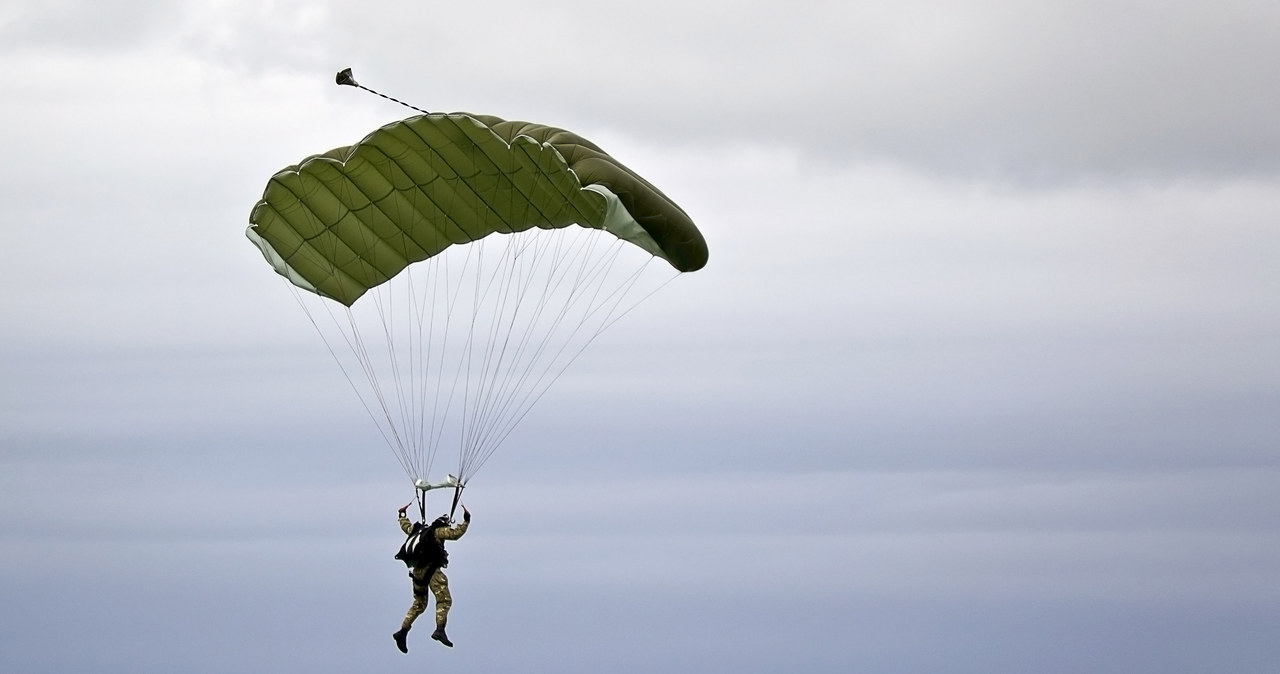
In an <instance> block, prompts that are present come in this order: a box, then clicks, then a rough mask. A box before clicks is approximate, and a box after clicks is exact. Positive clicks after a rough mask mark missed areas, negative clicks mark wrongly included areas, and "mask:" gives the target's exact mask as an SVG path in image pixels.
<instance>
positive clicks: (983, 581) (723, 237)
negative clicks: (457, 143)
mask: <svg viewBox="0 0 1280 674" xmlns="http://www.w3.org/2000/svg"><path fill="white" fill-rule="evenodd" d="M0 53H2V54H3V56H4V61H5V63H6V64H7V65H8V68H7V69H6V71H7V72H6V77H5V83H4V88H3V93H0V109H2V110H3V118H4V121H5V123H4V124H3V126H2V127H0V129H2V130H0V141H2V143H3V147H4V148H5V158H6V161H4V162H3V163H2V164H0V215H2V216H3V223H4V224H3V227H4V242H5V245H4V246H2V247H0V282H2V283H3V285H4V287H5V288H7V290H8V292H6V293H4V294H3V296H2V297H0V315H3V317H4V318H3V320H2V321H0V326H3V327H2V329H0V381H2V382H3V385H2V386H0V670H3V671H6V672H7V671H15V672H17V671H39V672H89V671H92V672H98V671H101V672H153V671H154V672H169V671H175V670H176V669H182V670H185V671H196V672H199V671H208V672H225V671H264V672H265V671H299V670H302V668H303V667H305V668H307V670H309V671H318V672H347V671H362V670H363V671H421V668H422V667H432V668H442V669H443V668H447V669H448V670H449V671H454V672H487V671H504V670H515V669H519V670H522V671H555V672H598V671H617V672H628V671H633V672H649V671H655V670H662V671H675V672H707V671H725V672H728V671H733V672H780V671H814V672H847V671H861V672H938V671H948V672H975V673H976V672H993V671H1037V672H1064V673H1065V672H1080V671H1092V672H1152V673H1157V672H1158V673H1165V672H1201V671H1232V672H1246V673H1247V672H1271V671H1273V669H1274V665H1275V663H1276V662H1278V661H1280V644H1277V642H1276V641H1275V639H1274V635H1275V634H1276V633H1277V631H1278V630H1280V608H1277V607H1280V601H1278V600H1280V575H1278V573H1277V569H1278V568H1280V536H1278V535H1277V534H1280V461H1278V460H1277V459H1278V457H1280V455H1278V452H1277V445H1278V442H1277V439H1278V438H1280V414H1277V413H1276V410H1277V409H1280V341H1278V340H1280V264H1277V262H1278V261H1280V117H1278V116H1277V115H1276V111H1277V109H1280V86H1277V85H1280V6H1278V5H1276V4H1275V3H1270V2H1250V1H1245V0H1238V1H1237V0H1224V1H1221V2H1214V3H1205V2H1185V1H1177V0H1174V1H1171V2H1165V3H1160V4H1159V6H1158V7H1156V6H1153V5H1152V4H1151V3H1145V2H1129V1H1126V0H1121V1H1115V0H1111V1H1108V2H1094V1H1083V2H1082V1H1080V0H1073V1H1072V2H1058V1H1056V0H1054V1H1050V2H1035V3H1031V2H1012V1H999V0H988V1H986V2H964V1H958V2H957V1H951V2H920V1H915V0H908V1H905V2H903V1H899V2H894V3H825V2H824V3H816V2H815V3H810V2H788V3H782V2H757V3H745V2H737V3H730V2H709V1H704V0H695V1H693V2H689V1H687V0H686V1H683V2H666V1H665V0H664V1H652V2H647V3H643V5H642V6H641V5H634V4H631V5H625V6H624V5H622V4H608V3H606V4H601V3H598V2H595V3H589V2H570V1H558V2H548V3H515V2H504V1H497V2H488V3H483V4H476V3H423V2H407V1H405V2H383V3H377V2H374V3H337V2H328V3H324V2H287V1H281V2H262V1H261V0H254V1H252V2H250V1H241V0H219V1H207V0H206V1H198V2H195V1H193V2H183V3H161V2H140V1H129V0H112V1H104V0H94V1H89V0H83V1H75V0H64V1H57V2H55V1H49V0H42V1H34V0H33V1H22V0H9V1H8V2H6V3H5V4H4V6H3V7H2V8H0ZM348 66H350V67H353V68H354V69H355V74H356V76H357V78H358V79H360V80H361V82H362V83H364V84H367V85H369V86H371V87H373V88H375V89H379V90H382V91H385V92H387V93H390V94H392V95H395V96H397V97H399V98H402V99H405V100H408V101H411V102H413V103H414V104H416V105H419V106H422V107H426V108H428V109H433V110H469V111H474V112H484V113H489V114H495V115H498V116H501V117H505V118H509V119H528V120H533V121H538V122H543V123H547V124H552V125H556V126H561V127H564V128H568V129H572V130H574V131H576V132H578V133H581V134H582V135H584V136H586V137H588V138H591V139H592V140H594V141H596V142H597V143H599V144H600V145H602V146H603V147H605V148H606V149H607V150H608V151H610V152H611V153H612V154H613V155H614V156H616V157H618V158H619V159H620V160H621V161H623V162H624V163H626V164H628V165H629V166H631V167H632V168H634V169H636V170H637V171H638V172H640V173H641V174H642V175H645V176H646V177H647V178H649V179H650V180H652V181H653V182H654V183H655V184H657V185H659V186H660V187H661V188H662V189H663V190H664V191H665V192H666V193H667V194H668V195H670V196H671V197H672V198H674V199H675V200H676V201H677V202H679V203H680V204H681V205H682V206H683V207H684V208H685V210H687V211H688V212H689V213H690V214H691V215H692V216H693V218H694V220H695V222H697V223H698V224H699V226H700V228H701V229H702V230H703V232H704V233H705V235H706V237H707V239H708V242H709V245H710V249H711V260H710V263H709V264H708V266H707V267H706V269H704V270H703V271H701V272H698V273H696V274H690V275H686V276H685V277H682V278H680V279H678V280H677V281H676V282H675V283H673V284H672V285H671V286H669V287H668V288H667V289H666V290H665V291H664V292H663V293H661V294H660V295H658V296H656V297H655V298H653V299H652V300H650V301H648V302H646V303H645V304H644V305H642V307H641V308H640V309H639V310H637V311H636V312H633V313H632V314H631V315H630V316H628V317H627V319H626V320H625V321H624V322H623V323H622V324H620V325H619V326H618V328H617V329H616V330H613V331H610V332H609V333H607V334H606V335H605V337H603V338H601V339H600V340H599V341H597V342H596V344H595V345H594V346H593V348H592V350H591V351H590V352H589V353H588V354H587V355H586V356H584V357H583V358H582V359H580V360H579V361H578V362H577V363H576V364H575V367H574V368H573V369H572V370H571V371H570V374H569V375H567V376H566V377H565V378H563V379H562V380H561V381H560V382H559V384H558V385H557V387H556V389H555V390H553V392H552V394H550V395H549V396H548V397H547V398H545V399H544V401H543V403H542V404H541V405H540V406H539V408H538V409H537V410H536V411H535V413H534V414H532V415H530V417H529V418H528V420H527V421H526V422H525V423H524V425H522V426H521V428H520V430H519V431H517V433H516V434H515V435H513V436H512V437H511V438H510V439H509V440H508V443H507V445H506V446H504V448H503V449H502V450H500V451H499V453H498V454H497V455H496V456H495V457H494V458H493V459H492V460H491V461H490V462H489V463H488V464H487V465H486V467H485V469H484V471H482V472H481V473H480V475H479V476H478V477H477V478H476V480H475V481H474V482H473V484H472V488H471V489H470V490H469V491H468V504H469V505H470V506H471V507H472V509H473V510H474V511H475V513H476V522H475V528H474V529H473V531H472V532H471V533H470V534H468V536H467V537H466V538H465V539H463V540H462V541H460V542H458V543H456V544H454V545H452V546H451V558H452V560H453V563H452V564H451V566H450V572H449V575H450V578H451V579H452V586H453V590H454V596H455V602H456V603H455V608H454V612H453V614H452V617H451V621H450V634H451V636H452V637H453V638H454V640H455V642H457V647H456V648H454V649H453V650H446V649H443V648H439V647H438V646H437V645H436V644H434V643H431V642H430V641H428V640H427V639H426V631H427V630H426V629H422V630H421V631H415V632H414V633H413V634H412V635H411V638H410V655H408V656H404V655H401V654H399V653H398V652H396V651H395V650H394V647H393V646H392V643H391V640H390V638H389V635H390V633H391V632H392V631H393V630H394V629H395V628H396V627H397V625H398V623H399V621H400V618H401V617H402V615H403V612H404V609H405V608H406V606H407V604H408V601H409V588H408V582H407V579H406V578H405V577H404V572H403V567H401V566H400V565H399V563H398V562H395V561H394V560H392V559H391V555H392V554H393V553H394V551H395V548H396V546H398V545H399V543H400V540H401V537H400V535H399V533H398V530H397V529H396V528H395V525H394V521H393V519H392V517H393V514H394V510H395V508H396V507H398V506H399V505H400V504H402V503H403V502H404V501H406V500H408V495H409V494H410V492H411V490H410V489H409V488H408V486H407V484H406V483H405V482H404V480H403V475H402V474H401V472H400V470H399V468H398V466H397V465H396V463H395V461H394V459H393V457H392V454H391V452H390V451H389V450H388V449H386V448H385V447H384V446H383V445H382V444H381V443H382V441H381V439H380V437H378V436H377V435H376V431H375V430H374V428H373V427H372V425H371V424H370V423H369V421H368V419H367V417H365V416H364V413H363V412H362V411H361V410H360V409H359V407H358V403H356V402H355V400H354V398H353V397H352V395H351V392H350V390H349V389H348V388H347V387H346V383H345V381H343V380H342V379H341V375H340V374H339V373H338V372H337V369H336V368H335V367H334V366H333V363H332V361H331V360H330V359H329V356H328V354H327V353H326V352H325V351H324V347H323V345H322V344H321V343H320V342H319V340H318V339H317V337H316V335H315V333H314V331H313V330H312V328H311V327H310V326H309V325H308V324H307V323H306V320H305V318H304V316H303V315H302V313H301V312H300V311H299V310H298V309H297V307H296V305H295V304H294V301H293V298H292V297H291V296H290V294H289V293H288V291H287V290H286V289H285V287H284V285H283V282H281V281H280V280H279V279H278V277H276V276H275V275H274V274H273V273H272V272H271V271H270V270H269V269H268V268H267V267H266V265H265V264H264V263H263V261H262V259H261V256H260V255H259V254H258V252H257V251H256V250H255V249H254V248H253V247H252V246H251V245H250V244H249V243H248V241H247V240H245V239H244V237H243V229H244V227H245V225H246V224H247V216H248V212H249V209H250V207H251V206H252V205H253V203H254V202H255V201H256V200H257V198H258V197H259V196H260V195H261V192H262V189H263V187H264V186H265V183H266V180H267V178H268V177H269V176H270V175H271V174H272V173H274V172H275V171H276V170H278V169H279V168H281V167H283V166H285V165H287V164H290V163H293V162H295V161H297V160H298V159H300V158H301V157H303V156H306V155H308V154H311V153H314V152H317V151H323V150H326V149H328V148H331V147H334V146H337V145H345V144H349V143H351V142H353V141H355V140H357V139H358V138H360V137H362V136H363V135H364V134H365V133H367V132H368V131H370V130H372V129H373V128H375V127H377V126H378V125H380V124H383V123H385V122H388V121H391V120H393V119H396V118H399V117H402V116H404V115H405V114H406V112H407V111H405V110H403V109H401V108H398V107H397V106H394V105H392V104H390V103H387V102H385V101H383V100H381V99H378V98H376V97H373V96H368V95H367V94H363V93H361V92H357V91H355V90H352V89H349V88H339V87H337V86H335V85H334V84H333V82H332V76H333V73H334V72H335V71H337V70H339V69H340V68H343V67H348Z"/></svg>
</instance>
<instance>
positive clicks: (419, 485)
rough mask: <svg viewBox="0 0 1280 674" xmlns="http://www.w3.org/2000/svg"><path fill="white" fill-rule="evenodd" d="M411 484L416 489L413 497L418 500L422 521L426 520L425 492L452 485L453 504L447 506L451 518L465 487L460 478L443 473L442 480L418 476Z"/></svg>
mask: <svg viewBox="0 0 1280 674" xmlns="http://www.w3.org/2000/svg"><path fill="white" fill-rule="evenodd" d="M413 486H414V488H415V489H416V492H415V498H416V500H417V501H418V514H419V515H420V516H421V521H423V522H426V521H427V492H429V491H431V490H432V489H447V488H449V487H453V505H452V506H450V507H449V519H450V520H452V519H453V513H454V511H456V510H457V509H458V502H459V501H460V500H461V498H462V490H463V488H464V487H466V485H465V484H463V482H462V481H461V480H459V479H458V478H456V477H454V476H452V475H445V477H444V479H443V480H441V481H439V482H434V483H433V482H427V481H426V480H424V479H422V478H418V480H416V481H415V482H414V483H413Z"/></svg>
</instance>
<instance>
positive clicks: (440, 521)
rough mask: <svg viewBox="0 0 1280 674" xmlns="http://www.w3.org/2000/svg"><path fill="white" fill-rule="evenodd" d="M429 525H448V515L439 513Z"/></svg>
mask: <svg viewBox="0 0 1280 674" xmlns="http://www.w3.org/2000/svg"><path fill="white" fill-rule="evenodd" d="M431 526H433V527H447V526H449V516H448V515H441V516H439V517H437V518H436V521H434V522H432V523H431Z"/></svg>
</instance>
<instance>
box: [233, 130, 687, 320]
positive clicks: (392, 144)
mask: <svg viewBox="0 0 1280 674" xmlns="http://www.w3.org/2000/svg"><path fill="white" fill-rule="evenodd" d="M249 222H250V223H251V224H250V226H249V229H248V231H247V234H248V237H249V239H250V240H252V241H253V243H254V244H255V245H256V246H257V247H258V249H259V250H261V251H262V254H263V255H264V256H265V257H266V258H267V261H268V262H269V263H270V264H271V266H272V267H273V268H274V269H275V270H276V271H277V272H278V273H280V274H281V275H283V276H284V277H286V278H288V279H289V281H291V282H292V283H293V284H295V285H297V286H299V287H301V288H304V289H306V290H308V291H311V292H314V293H316V294H319V295H321V296H323V297H328V298H330V299H333V300H336V301H338V302H340V303H342V304H344V305H347V306H351V305H352V303H354V302H355V301H356V300H357V299H359V298H360V296H361V295H363V294H364V293H365V292H366V291H368V290H369V289H370V288H373V287H376V286H378V285H380V284H382V283H385V282H386V281H388V280H389V279H391V278H392V277H394V276H395V275H396V274H398V273H400V272H401V271H402V270H404V269H405V267H407V266H408V265H410V264H413V263H415V262H419V261H422V260H425V259H427V258H430V257H432V256H435V255H437V254H438V253H441V252H442V251H444V250H445V249H447V248H448V247H450V246H452V245H456V244H466V243H470V242H474V241H477V240H480V239H483V238H484V237H487V236H489V235H490V234H493V233H497V232H502V233H512V232H522V231H525V230H529V229H532V228H535V227H537V228H540V229H558V228H563V227H567V226H570V225H578V226H581V227H586V228H591V229H598V230H604V231H607V232H609V233H611V234H613V235H614V236H617V237H618V238H619V239H622V240H624V241H628V242H630V243H633V244H635V245H636V246H639V247H640V248H642V249H644V250H645V251H648V252H649V253H651V254H652V255H654V256H657V257H660V258H662V259H664V260H666V261H667V262H668V263H670V265H671V266H672V267H674V268H675V269H676V270H677V271H681V272H687V271H696V270H698V269H701V268H702V267H703V266H704V265H705V264H706V263H707V245H706V241H705V240H704V239H703V237H702V234H701V233H700V232H699V231H698V229H697V228H696V227H695V226H694V224H693V222H692V221H691V220H690V218H689V216H688V215H687V214H685V212H684V211H683V210H681V209H680V207H679V206H677V205H676V204H675V203H674V202H672V201H671V200H670V199H669V198H667V196H666V195H664V194H663V193H662V192H661V191H659V190H658V189H657V188H655V187H654V186H653V185H651V184H649V183H648V182H647V181H645V180H644V179H643V178H641V177H640V176H638V175H636V174H635V173H634V172H633V171H631V170H630V169H628V168H627V167H625V166H623V165H622V164H621V163H619V162H618V161H617V160H615V159H614V158H613V157H610V156H609V155H608V154H606V153H605V152H604V151H603V150H601V149H600V148H599V147H597V146H596V145H595V144H593V143H591V142H590V141H588V140H586V139H584V138H582V137H580V136H578V135H576V134H573V133H570V132H568V131H564V130H562V129H557V128H553V127H549V126H542V125H538V124H530V123H527V122H513V121H505V120H502V119H499V118H497V117H491V116H487V115H471V114H466V113H453V114H427V115H421V116H417V117H411V118H409V119H405V120H403V121H398V122H393V123H391V124H388V125H386V126H384V127H382V128H380V129H378V130H377V131H374V132H373V133H371V134H369V135H368V136H366V137H365V138H364V140H362V141H360V142H359V143H356V144H355V145H351V146H348V147H340V148H336V149H333V150H330V151H329V152H326V153H324V154H321V155H314V156H311V157H308V158H306V159H304V160H303V161H302V162H300V163H299V164H297V165H295V166H290V167H288V168H285V169H284V170H282V171H280V172H279V173H277V174H276V175H275V176H273V177H272V178H271V180H270V182H269V183H268V184H267V188H266V191H265V192H264V194H263V195H262V199H261V201H259V202H258V203H257V205H256V206H255V207H254V208H253V211H252V213H251V215H250V216H249Z"/></svg>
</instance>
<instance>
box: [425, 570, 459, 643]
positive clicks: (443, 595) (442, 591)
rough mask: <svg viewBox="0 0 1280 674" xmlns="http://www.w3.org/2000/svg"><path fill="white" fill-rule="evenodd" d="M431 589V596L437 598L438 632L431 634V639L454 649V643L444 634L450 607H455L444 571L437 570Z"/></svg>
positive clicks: (433, 576) (433, 575)
mask: <svg viewBox="0 0 1280 674" xmlns="http://www.w3.org/2000/svg"><path fill="white" fill-rule="evenodd" d="M430 587H431V594H433V595H435V598H436V631H434V632H432V633H431V638H432V639H435V640H436V641H439V642H440V643H442V644H444V645H445V646H448V647H450V648H453V642H452V641H449V637H448V636H447V635H446V634H445V633H444V626H445V623H446V622H448V620H449V607H450V606H453V597H452V596H451V595H450V594H449V579H448V578H447V577H445V575H444V572H443V571H439V570H437V571H436V572H435V573H434V574H432V576H431V582H430Z"/></svg>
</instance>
